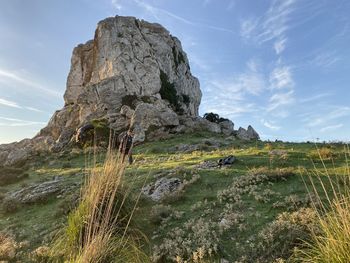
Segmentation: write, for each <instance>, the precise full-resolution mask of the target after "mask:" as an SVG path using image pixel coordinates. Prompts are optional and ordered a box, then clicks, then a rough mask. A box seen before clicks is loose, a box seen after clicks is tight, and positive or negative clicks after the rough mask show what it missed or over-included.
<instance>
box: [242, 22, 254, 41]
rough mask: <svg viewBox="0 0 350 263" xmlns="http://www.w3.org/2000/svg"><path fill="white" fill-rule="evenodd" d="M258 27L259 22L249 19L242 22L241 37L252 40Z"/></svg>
mask: <svg viewBox="0 0 350 263" xmlns="http://www.w3.org/2000/svg"><path fill="white" fill-rule="evenodd" d="M257 27H258V20H257V19H255V18H248V19H244V20H242V21H241V36H242V37H244V38H252V37H253V33H254V31H255V30H256V28H257Z"/></svg>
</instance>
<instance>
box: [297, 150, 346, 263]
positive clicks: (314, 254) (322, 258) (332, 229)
mask: <svg viewBox="0 0 350 263" xmlns="http://www.w3.org/2000/svg"><path fill="white" fill-rule="evenodd" d="M346 152H347V154H346V159H348V156H349V155H350V151H349V148H347V150H346ZM319 157H320V159H321V160H322V163H323V159H322V152H319ZM347 164H348V160H347ZM323 167H324V171H319V170H316V172H315V174H314V177H315V176H316V178H317V179H314V178H313V177H311V176H310V181H311V183H312V189H309V192H314V193H315V194H316V195H317V197H318V198H319V199H321V196H325V197H326V198H325V200H326V201H324V202H322V203H321V206H320V207H319V208H318V209H317V223H318V225H319V232H315V231H313V232H312V241H311V242H305V248H304V249H297V250H296V251H295V253H294V257H293V259H294V261H295V262H308V263H309V262H310V263H311V262H313V263H317V262H319V263H326V262H327V263H336V262H337V263H348V262H350V185H349V177H350V170H349V166H348V165H347V169H346V174H345V175H342V176H341V178H342V180H339V176H330V175H329V173H328V171H327V168H326V166H325V165H324V163H323ZM324 175H325V176H326V178H327V179H328V184H329V187H326V184H325V183H324V182H323V180H322V177H324ZM334 177H335V178H334ZM344 177H347V180H344ZM316 180H317V181H318V182H319V184H321V186H322V190H321V191H318V190H317V188H316V186H315V184H316ZM328 184H327V185H328ZM314 207H315V209H316V206H315V205H314Z"/></svg>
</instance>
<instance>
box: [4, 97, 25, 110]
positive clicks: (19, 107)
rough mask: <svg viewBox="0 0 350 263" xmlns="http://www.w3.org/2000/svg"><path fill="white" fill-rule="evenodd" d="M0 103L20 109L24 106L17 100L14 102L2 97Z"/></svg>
mask: <svg viewBox="0 0 350 263" xmlns="http://www.w3.org/2000/svg"><path fill="white" fill-rule="evenodd" d="M0 105H3V106H7V107H11V108H18V109H21V108H22V107H21V106H19V105H18V104H17V103H16V102H14V101H10V100H6V99H2V98H0Z"/></svg>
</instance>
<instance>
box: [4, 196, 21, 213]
mask: <svg viewBox="0 0 350 263" xmlns="http://www.w3.org/2000/svg"><path fill="white" fill-rule="evenodd" d="M19 207H20V203H19V202H18V200H16V199H12V198H8V199H4V200H3V202H2V210H3V211H4V212H5V213H14V212H16V211H17V210H18V209H19Z"/></svg>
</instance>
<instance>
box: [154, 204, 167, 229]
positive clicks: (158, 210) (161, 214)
mask: <svg viewBox="0 0 350 263" xmlns="http://www.w3.org/2000/svg"><path fill="white" fill-rule="evenodd" d="M171 213H172V209H171V207H170V206H169V205H155V206H154V207H152V210H151V217H150V221H151V222H152V223H153V224H155V225H159V224H160V223H161V222H162V221H163V220H164V219H166V218H168V217H169V216H170V215H171Z"/></svg>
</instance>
